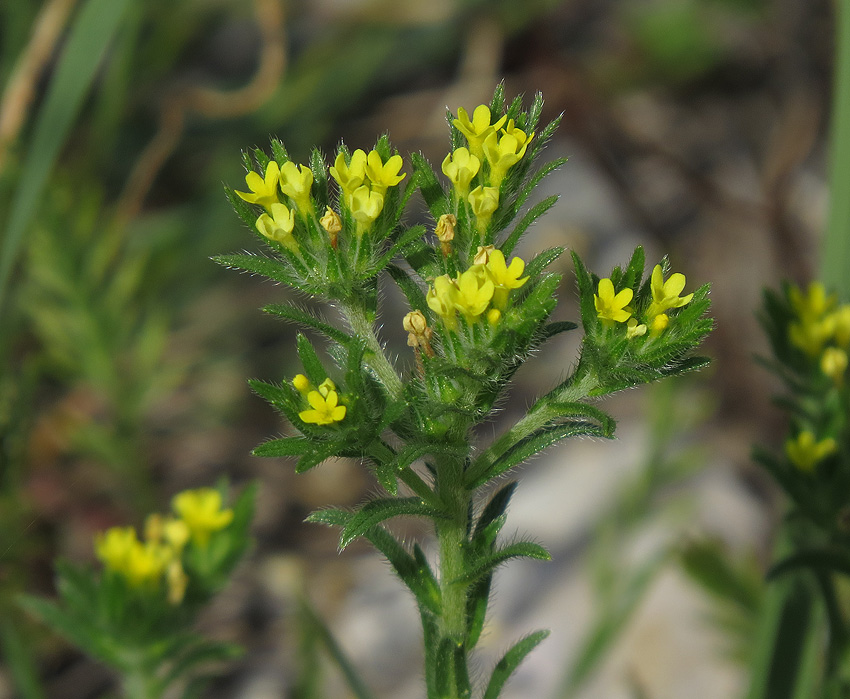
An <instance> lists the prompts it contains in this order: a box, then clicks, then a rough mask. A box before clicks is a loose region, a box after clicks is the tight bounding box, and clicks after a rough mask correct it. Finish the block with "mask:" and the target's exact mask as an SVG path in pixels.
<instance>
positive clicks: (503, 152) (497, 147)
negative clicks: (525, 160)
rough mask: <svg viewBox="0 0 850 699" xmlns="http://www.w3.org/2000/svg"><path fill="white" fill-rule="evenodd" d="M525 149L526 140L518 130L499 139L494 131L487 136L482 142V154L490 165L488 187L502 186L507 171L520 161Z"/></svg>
mask: <svg viewBox="0 0 850 699" xmlns="http://www.w3.org/2000/svg"><path fill="white" fill-rule="evenodd" d="M533 135H534V134H532V136H533ZM527 147H528V139H527V138H526V137H525V133H523V132H522V131H520V130H519V129H514V132H513V134H509V133H506V134H504V135H503V136H502V137H501V138H499V135H498V134H497V133H496V132H495V131H494V132H493V133H491V134H490V135H489V136H487V138H486V139H485V140H484V154H485V155H486V156H487V161H488V162H489V163H490V186H492V187H496V188H498V187H499V185H501V184H502V180H503V179H505V175H506V174H507V173H508V170H510V169H511V168H512V167H513V166H514V165H516V164H517V163H518V162H519V161H520V160H521V159H522V156H523V155H525V149H526V148H527Z"/></svg>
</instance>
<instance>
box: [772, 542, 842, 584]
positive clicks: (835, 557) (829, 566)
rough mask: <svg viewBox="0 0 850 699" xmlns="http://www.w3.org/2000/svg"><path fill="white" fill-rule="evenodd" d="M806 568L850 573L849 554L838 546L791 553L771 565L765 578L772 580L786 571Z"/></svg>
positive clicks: (790, 571)
mask: <svg viewBox="0 0 850 699" xmlns="http://www.w3.org/2000/svg"><path fill="white" fill-rule="evenodd" d="M806 568H813V569H815V570H824V571H834V572H836V573H841V574H843V575H850V554H848V553H847V552H846V551H845V550H844V549H838V548H834V549H830V548H824V549H811V550H808V551H799V552H797V553H792V554H791V555H790V556H787V557H786V558H784V559H782V560H781V561H779V563H776V564H774V565H773V567H772V568H771V569H770V570H769V571H768V572H767V579H768V580H773V579H775V578H778V577H780V576H782V575H785V574H787V573H792V572H794V571H797V570H801V569H806Z"/></svg>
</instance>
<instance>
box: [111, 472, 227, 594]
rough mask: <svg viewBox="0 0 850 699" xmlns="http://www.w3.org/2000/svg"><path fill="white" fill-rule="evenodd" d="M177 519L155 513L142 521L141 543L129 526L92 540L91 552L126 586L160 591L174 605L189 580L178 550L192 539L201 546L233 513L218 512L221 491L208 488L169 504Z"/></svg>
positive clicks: (178, 495)
mask: <svg viewBox="0 0 850 699" xmlns="http://www.w3.org/2000/svg"><path fill="white" fill-rule="evenodd" d="M172 508H173V510H174V512H175V513H176V514H177V517H174V516H171V515H165V516H164V515H161V514H158V513H154V514H151V515H149V516H148V518H147V520H146V521H145V532H144V541H141V540H140V539H139V538H138V536H137V534H136V530H135V529H134V528H133V527H112V528H110V529H108V530H106V531H105V532H103V533H101V534H98V535H97V537H96V538H95V552H96V553H97V557H98V558H99V559H100V560H101V562H102V563H103V565H104V567H105V568H106V570H108V571H110V572H112V573H115V574H117V575H119V576H121V577H123V578H124V579H125V580H126V581H127V582H128V584H129V585H130V587H131V588H137V589H147V590H159V589H161V588H162V586H163V584H164V586H165V588H166V589H167V597H168V601H169V602H170V603H171V604H179V603H180V602H181V601H182V599H183V595H184V594H185V591H186V585H187V584H188V577H187V575H186V573H185V571H184V567H183V558H182V557H183V552H184V549H185V547H186V546H187V544H189V542H190V541H191V542H192V544H193V545H194V546H197V547H199V548H202V549H203V548H205V547H207V546H208V544H209V540H210V536H211V534H212V533H214V532H217V531H220V530H221V529H224V528H225V527H227V526H228V525H229V524H230V523H231V522H232V521H233V511H232V510H229V509H222V500H221V493H220V492H219V491H217V490H213V489H211V488H201V489H199V490H187V491H184V492H182V493H178V494H177V495H176V496H175V497H174V499H173V500H172Z"/></svg>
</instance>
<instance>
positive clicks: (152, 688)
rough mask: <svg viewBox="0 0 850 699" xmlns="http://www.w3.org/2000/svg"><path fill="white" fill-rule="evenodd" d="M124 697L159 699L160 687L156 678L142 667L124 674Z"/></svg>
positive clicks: (129, 698)
mask: <svg viewBox="0 0 850 699" xmlns="http://www.w3.org/2000/svg"><path fill="white" fill-rule="evenodd" d="M122 684H123V689H124V697H125V699H161V697H162V689H163V688H162V687H160V686H159V682H158V681H157V678H156V677H154V676H152V675H151V674H150V673H149V672H147V671H145V670H144V669H142V668H138V669H136V670H134V671H132V672H129V673H127V674H126V675H124V681H123V683H122Z"/></svg>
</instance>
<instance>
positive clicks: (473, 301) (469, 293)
mask: <svg viewBox="0 0 850 699" xmlns="http://www.w3.org/2000/svg"><path fill="white" fill-rule="evenodd" d="M483 272H484V270H483V268H482V267H481V266H480V265H474V266H473V267H471V268H470V269H468V270H466V271H465V272H464V273H463V274H461V275H460V276H459V277H458V278H457V290H458V291H457V296H456V297H455V308H457V310H459V311H460V312H461V313H463V315H464V317H465V318H466V320H467V321H469V322H472V321H474V320H476V319H477V318H478V316H480V315H481V314H482V313H484V311H486V310H487V306H489V305H490V300H491V299H492V298H493V292H494V291H495V286H494V284H493V282H492V281H490V279H489V278H488V277H487V275H486V274H484V273H483Z"/></svg>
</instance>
